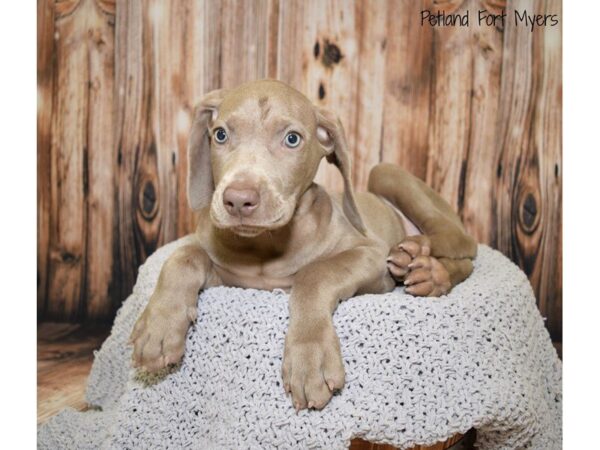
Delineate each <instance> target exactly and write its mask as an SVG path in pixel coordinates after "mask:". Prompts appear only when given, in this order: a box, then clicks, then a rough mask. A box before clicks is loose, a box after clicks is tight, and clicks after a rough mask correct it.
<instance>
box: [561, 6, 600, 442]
mask: <svg viewBox="0 0 600 450" xmlns="http://www.w3.org/2000/svg"><path fill="white" fill-rule="evenodd" d="M563 7H564V12H563V38H564V39H563V44H564V45H563V55H564V56H563V61H564V64H563V85H564V89H563V94H564V95H563V101H564V110H563V122H564V128H563V131H564V141H563V143H564V146H563V167H564V170H563V174H564V177H563V184H564V190H563V194H564V195H563V205H564V207H563V226H564V240H563V246H564V247H563V252H564V260H563V268H564V278H563V282H564V290H563V293H564V295H563V303H564V314H563V317H564V320H563V355H564V362H565V364H564V371H563V374H564V383H563V390H564V448H566V449H580V448H592V447H593V446H594V445H597V440H598V437H597V432H598V406H599V405H600V396H599V395H598V386H599V383H600V372H599V371H598V369H599V363H598V359H599V356H598V355H600V349H599V348H598V344H599V342H598V330H599V329H600V314H599V313H600V283H599V282H600V261H599V260H598V255H599V254H600V252H599V250H600V248H599V245H598V244H599V236H600V220H599V214H598V209H599V208H600V206H599V205H600V199H599V197H600V187H599V185H598V184H599V183H600V157H599V154H600V142H599V139H598V133H599V132H600V113H599V112H598V107H599V105H600V96H599V95H598V84H599V83H600V71H599V70H598V67H599V64H598V42H599V39H598V35H599V34H598V32H599V30H600V29H599V24H598V18H599V17H600V3H599V2H566V1H565V2H563Z"/></svg>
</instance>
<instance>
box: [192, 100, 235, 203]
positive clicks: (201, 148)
mask: <svg viewBox="0 0 600 450" xmlns="http://www.w3.org/2000/svg"><path fill="white" fill-rule="evenodd" d="M225 94H226V91H225V90H224V89H217V90H215V91H212V92H209V93H208V94H206V96H205V97H204V98H203V99H202V100H201V101H200V103H199V104H198V105H196V108H195V109H194V119H193V121H192V128H191V130H190V138H189V141H188V179H187V193H188V203H189V204H190V207H191V208H192V209H193V210H194V211H197V210H199V209H202V208H204V207H205V206H208V205H209V204H210V201H211V197H212V194H213V191H214V189H215V186H214V182H213V176H212V169H211V164H210V136H209V133H208V128H209V127H210V125H211V123H212V122H213V120H214V119H215V118H216V117H217V112H218V108H219V106H220V105H221V101H223V97H224V96H225Z"/></svg>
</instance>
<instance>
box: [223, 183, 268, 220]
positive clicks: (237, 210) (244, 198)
mask: <svg viewBox="0 0 600 450" xmlns="http://www.w3.org/2000/svg"><path fill="white" fill-rule="evenodd" d="M259 203H260V195H259V194H258V191H257V190H256V189H249V188H245V189H243V188H236V187H228V188H227V189H225V192H223V205H224V206H225V209H226V210H227V212H228V213H229V214H231V215H232V216H236V217H238V216H242V217H249V216H251V215H252V214H253V213H254V210H255V209H256V208H257V207H258V204H259Z"/></svg>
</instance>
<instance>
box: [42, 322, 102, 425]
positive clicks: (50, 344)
mask: <svg viewBox="0 0 600 450" xmlns="http://www.w3.org/2000/svg"><path fill="white" fill-rule="evenodd" d="M109 332H110V329H109V327H107V326H89V325H88V326H85V327H84V326H81V325H79V324H70V325H69V324H64V323H53V322H46V323H44V324H41V325H39V326H38V329H37V335H38V348H37V380H38V385H37V402H38V407H37V422H38V424H40V423H43V422H45V421H46V420H48V419H49V418H50V417H52V416H53V415H54V414H56V413H58V412H59V411H61V410H62V409H64V408H66V407H71V408H75V409H78V410H83V409H85V408H86V407H87V405H86V403H85V386H86V381H87V377H88V375H89V373H90V369H91V366H92V362H93V360H94V353H93V352H94V350H97V349H99V348H100V346H101V344H102V342H103V341H104V339H106V337H107V336H108V334H109Z"/></svg>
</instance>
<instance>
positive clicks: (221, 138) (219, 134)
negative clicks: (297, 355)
mask: <svg viewBox="0 0 600 450" xmlns="http://www.w3.org/2000/svg"><path fill="white" fill-rule="evenodd" d="M213 136H214V138H215V141H216V142H217V143H218V144H223V143H225V141H226V140H227V131H225V129H224V128H221V127H219V128H217V129H216V130H215V132H214V135H213Z"/></svg>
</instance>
